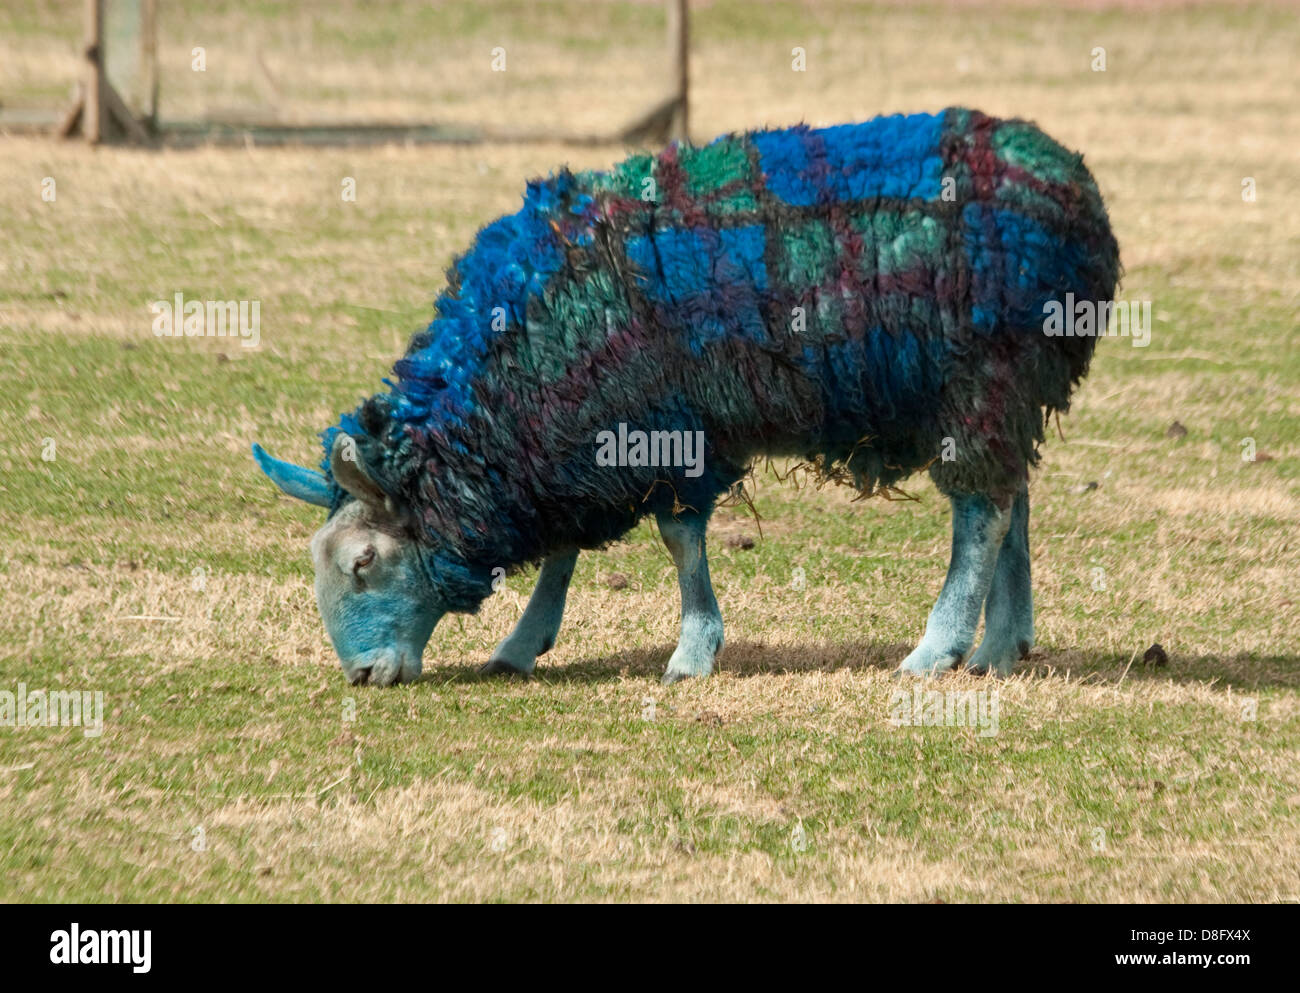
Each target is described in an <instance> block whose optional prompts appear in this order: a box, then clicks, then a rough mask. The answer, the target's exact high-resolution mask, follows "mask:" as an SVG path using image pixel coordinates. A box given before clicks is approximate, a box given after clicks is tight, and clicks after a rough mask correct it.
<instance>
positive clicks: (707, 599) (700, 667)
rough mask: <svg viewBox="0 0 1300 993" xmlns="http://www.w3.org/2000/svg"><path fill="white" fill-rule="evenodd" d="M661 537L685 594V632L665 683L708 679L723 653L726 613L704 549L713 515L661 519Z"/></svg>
mask: <svg viewBox="0 0 1300 993" xmlns="http://www.w3.org/2000/svg"><path fill="white" fill-rule="evenodd" d="M657 519H658V522H659V534H660V535H661V536H662V537H663V540H664V544H665V545H667V546H668V551H669V552H671V553H672V556H673V562H674V563H675V564H676V565H677V584H678V586H679V587H680V588H681V593H682V631H681V638H680V640H679V641H678V642H677V649H676V650H675V651H674V652H673V655H672V658H671V659H669V660H668V670H667V671H666V672H665V673H664V682H665V683H675V682H677V681H679V680H682V679H687V678H689V677H692V676H707V675H709V673H711V672H712V671H713V660H714V657H715V656H716V655H717V654H718V652H720V651H722V613H721V611H719V610H718V601H717V599H716V598H715V597H714V595H713V584H712V583H711V582H710V581H709V560H708V556H707V555H706V553H705V549H704V531H705V528H706V527H707V526H708V521H709V515H708V514H707V513H704V514H701V513H698V512H696V511H682V512H681V513H680V514H678V515H676V516H674V515H673V514H671V513H666V512H665V513H660V514H659V515H658V516H657Z"/></svg>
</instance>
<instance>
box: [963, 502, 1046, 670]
mask: <svg viewBox="0 0 1300 993" xmlns="http://www.w3.org/2000/svg"><path fill="white" fill-rule="evenodd" d="M1033 644H1034V598H1033V592H1032V590H1031V588H1030V582H1029V490H1028V489H1027V488H1021V490H1020V492H1019V493H1018V494H1017V495H1016V502H1015V503H1014V504H1012V506H1011V526H1010V527H1009V528H1008V529H1007V536H1006V537H1005V538H1003V539H1002V549H1001V551H999V552H998V562H997V565H996V566H994V568H993V583H992V585H991V586H990V587H989V597H988V600H986V601H985V603H984V640H983V641H981V642H980V647H979V648H977V649H976V650H975V654H974V655H972V656H971V658H970V661H969V662H968V663H966V664H967V667H968V668H969V669H971V670H972V671H974V672H992V673H995V674H996V675H999V676H1005V675H1007V674H1008V673H1009V672H1011V667H1012V666H1013V665H1015V664H1016V662H1017V661H1018V660H1020V659H1022V658H1024V657H1025V656H1026V655H1028V654H1029V649H1030V648H1031V647H1032V646H1033Z"/></svg>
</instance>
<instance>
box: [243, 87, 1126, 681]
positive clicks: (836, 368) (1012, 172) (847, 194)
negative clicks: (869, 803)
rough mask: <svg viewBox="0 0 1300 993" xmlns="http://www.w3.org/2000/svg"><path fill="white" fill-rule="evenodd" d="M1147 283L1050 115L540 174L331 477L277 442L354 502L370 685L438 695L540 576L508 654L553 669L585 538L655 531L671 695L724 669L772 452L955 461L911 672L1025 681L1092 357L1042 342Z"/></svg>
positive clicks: (863, 464) (341, 567) (282, 480)
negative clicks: (437, 661)
mask: <svg viewBox="0 0 1300 993" xmlns="http://www.w3.org/2000/svg"><path fill="white" fill-rule="evenodd" d="M1118 271H1119V256H1118V247H1117V245H1116V243H1115V239H1114V237H1113V236H1112V234H1111V230H1110V226H1109V223H1108V221H1107V217H1106V210H1105V207H1104V206H1103V204H1102V200H1101V196H1100V195H1099V193H1098V191H1097V187H1096V184H1095V183H1094V182H1093V179H1092V177H1091V176H1090V175H1089V173H1088V170H1087V169H1086V168H1085V167H1084V166H1083V162H1082V158H1081V156H1079V155H1077V154H1075V153H1073V152H1069V151H1067V150H1066V149H1064V148H1062V147H1061V146H1060V145H1058V144H1057V143H1056V142H1054V141H1053V140H1052V139H1051V138H1049V137H1047V136H1046V135H1045V134H1043V133H1042V132H1041V131H1040V130H1038V128H1036V127H1035V126H1034V125H1032V124H1029V123H1026V122H1024V121H1016V120H1011V121H1002V120H997V119H994V118H990V117H987V116H985V115H984V114H981V113H979V112H977V111H971V110H962V109H950V110H946V111H943V112H942V113H939V114H934V115H931V114H917V115H912V116H906V117H904V116H895V117H882V118H877V119H875V120H871V121H868V122H866V123H863V124H846V125H841V126H838V127H832V128H823V129H812V128H808V127H796V128H790V129H787V130H774V131H756V132H751V133H748V134H742V135H729V136H724V137H721V138H719V139H717V140H716V141H714V142H712V143H710V144H708V145H705V146H702V147H695V146H691V145H685V144H678V145H671V146H669V147H668V148H667V149H665V150H664V151H662V152H661V153H659V154H658V155H648V154H644V155H635V156H633V157H631V158H629V159H627V160H625V161H623V162H622V163H620V164H618V165H617V166H615V167H614V168H613V169H611V170H610V171H608V172H587V173H576V174H575V173H571V172H569V171H568V170H561V171H560V172H559V173H557V174H555V175H553V176H551V177H550V178H548V179H545V180H536V181H534V182H532V183H530V184H529V185H528V189H527V192H526V194H525V196H524V202H523V206H522V208H521V209H520V210H519V211H518V212H516V213H514V214H511V215H509V216H506V217H502V218H500V219H498V220H496V221H494V222H492V223H491V224H489V225H488V226H487V227H485V228H484V229H483V230H482V231H480V232H479V234H478V237H477V239H476V241H475V243H474V245H473V247H472V248H471V249H470V250H469V251H468V252H467V253H466V254H465V255H463V256H461V257H460V258H458V259H457V260H456V261H455V263H454V264H453V266H452V268H451V269H450V271H449V272H448V287H447V289H446V291H445V292H444V293H443V294H442V295H441V296H440V297H439V298H438V301H437V306H436V316H435V318H434V320H433V322H432V323H431V324H430V325H429V327H428V328H427V329H426V330H424V331H422V332H420V333H418V334H416V335H415V336H414V338H413V339H412V340H411V343H410V346H409V348H408V349H407V352H406V355H405V356H404V357H403V358H402V359H401V360H400V361H398V362H397V364H396V366H395V367H394V373H395V378H394V380H393V381H392V382H390V383H388V387H389V388H388V389H387V390H386V391H385V392H382V393H379V394H376V395H375V396H373V397H371V398H370V399H368V400H366V401H365V402H364V403H363V404H361V406H360V407H359V408H358V409H357V410H356V411H355V412H354V413H353V414H349V415H345V416H344V417H343V418H342V421H341V423H340V424H339V425H337V426H335V427H332V428H330V429H329V430H327V431H326V432H324V434H323V438H324V442H325V448H326V452H327V456H326V459H325V462H324V464H323V466H322V469H323V471H321V472H317V471H315V470H310V469H305V468H302V467H298V466H294V465H291V464H289V463H285V462H281V461H279V460H276V459H273V458H271V457H270V456H268V455H267V454H266V453H265V452H264V451H262V449H261V448H260V447H259V446H256V445H255V446H254V449H253V450H254V454H255V456H256V458H257V460H258V462H259V464H260V465H261V467H262V468H263V470H265V472H266V473H267V475H269V476H270V477H271V478H272V479H273V480H275V482H276V483H278V484H279V485H280V486H281V488H282V489H284V490H285V491H286V492H288V493H290V494H292V495H294V496H297V497H300V498H302V499H305V500H308V501H310V502H312V503H316V504H319V505H321V506H326V507H329V508H330V517H329V520H328V522H327V523H326V525H325V526H324V527H323V528H322V529H321V531H320V532H319V533H318V534H317V535H316V537H315V538H314V539H313V541H312V555H313V558H314V561H315V566H316V592H317V598H318V602H319V604H320V609H321V613H322V616H323V617H324V620H325V624H326V627H327V628H328V630H329V633H330V636H331V638H332V639H333V642H334V645H335V647H336V649H337V650H338V653H339V655H340V657H341V658H342V660H343V665H344V669H345V671H346V673H347V674H348V676H349V677H350V678H351V679H352V680H353V681H354V682H364V681H367V680H369V681H371V682H374V683H379V684H382V685H387V684H389V683H392V682H395V681H399V680H403V679H408V680H409V679H412V678H414V677H415V676H417V675H418V674H419V673H420V670H421V661H420V659H421V654H422V652H423V649H424V646H425V644H426V642H427V641H428V639H429V636H430V634H431V633H432V631H433V628H434V625H435V624H436V623H437V621H438V619H439V618H440V617H441V616H442V614H443V613H445V612H447V611H458V612H465V611H471V612H472V611H474V610H476V609H477V608H478V606H479V604H480V602H481V601H482V600H483V599H484V598H485V597H486V596H487V595H488V594H489V593H490V592H491V591H492V582H493V579H494V576H496V575H500V570H512V569H515V568H517V567H519V566H521V565H523V564H525V563H530V562H540V563H541V571H540V574H539V576H538V580H537V586H536V589H535V591H534V593H533V595H532V598H531V599H530V601H529V603H528V607H527V609H526V610H525V612H524V614H523V616H522V618H521V619H520V621H519V623H518V625H517V626H516V627H515V629H514V631H513V632H512V633H511V634H510V635H509V637H507V638H506V639H505V640H504V641H503V642H502V643H501V644H500V645H499V646H498V647H497V649H496V650H495V651H494V652H493V654H492V657H491V660H490V661H489V662H488V663H487V665H485V666H484V671H485V672H499V673H508V672H520V673H529V672H531V671H532V669H533V666H534V662H535V660H536V658H537V656H538V655H540V654H542V653H544V652H546V651H547V650H548V649H549V648H550V647H551V645H552V644H553V643H554V640H555V637H556V634H557V632H558V630H559V627H560V617H561V614H562V612H563V609H564V599H565V592H566V590H567V588H568V584H569V580H570V577H571V576H572V573H573V567H574V562H575V560H576V558H577V555H578V551H579V550H580V549H593V548H599V547H601V546H603V545H605V544H607V543H609V542H612V541H614V540H616V539H617V538H619V537H620V536H622V535H623V534H624V533H626V532H627V531H628V529H629V528H631V527H632V526H633V525H634V524H636V522H637V521H638V520H639V519H640V518H641V517H643V516H645V515H647V514H650V513H653V514H655V515H656V517H657V519H658V523H659V528H660V531H661V533H662V535H663V538H664V541H665V542H666V543H667V545H668V548H669V550H670V551H671V552H672V554H673V558H674V560H675V561H676V563H677V568H678V573H679V581H680V585H681V594H682V618H681V640H680V642H679V644H678V646H677V650H676V651H675V652H674V653H673V656H672V658H671V660H670V661H669V663H668V670H667V673H666V676H665V679H666V680H668V681H672V680H676V679H680V678H682V677H685V676H702V675H707V674H708V673H709V672H710V671H711V670H712V667H713V661H714V656H715V655H716V654H717V652H718V650H719V649H720V648H721V646H722V618H721V616H720V614H719V612H718V605H717V601H716V600H715V599H714V596H713V590H712V586H711V584H710V582H709V572H708V564H707V560H706V557H705V541H704V535H705V526H706V524H707V521H708V519H709V514H710V512H711V510H712V509H713V506H714V504H715V501H716V500H717V498H718V497H719V496H720V495H721V494H723V493H725V492H726V491H727V490H728V489H729V488H731V487H732V486H733V485H734V484H736V483H737V482H738V481H739V480H740V479H741V478H742V476H744V474H745V473H746V471H747V469H748V467H749V466H750V465H751V464H752V462H753V461H754V459H755V458H757V457H759V456H762V455H782V456H797V457H801V458H803V459H805V460H806V461H808V462H809V463H810V464H812V465H813V466H814V467H815V468H816V470H817V471H818V472H820V473H822V474H823V475H825V476H827V477H830V478H834V479H837V480H840V481H844V482H848V483H850V484H851V485H853V486H856V487H857V488H858V489H860V490H861V491H863V492H874V491H876V490H877V489H879V488H881V487H889V486H891V485H893V484H895V483H897V482H898V481H900V480H901V479H903V478H904V477H905V476H907V475H908V474H909V473H912V472H915V471H916V470H918V469H922V468H928V469H929V472H930V475H931V476H932V477H933V478H934V481H935V483H936V484H937V485H938V487H939V488H940V490H941V491H943V492H944V493H945V494H947V495H948V496H949V497H950V499H951V502H952V508H953V546H952V559H951V562H950V565H949V569H948V576H947V579H946V581H945V582H944V585H943V590H942V592H941V593H940V595H939V599H938V602H937V603H936V604H935V607H934V610H933V611H932V612H931V614H930V619H929V622H928V624H927V626H926V630H925V635H924V637H923V638H922V640H921V642H920V644H919V645H918V646H917V648H916V650H915V651H913V652H912V653H911V655H909V656H908V657H907V659H906V660H904V662H903V664H902V668H903V669H904V670H907V671H910V672H913V673H922V674H930V673H935V672H939V671H942V670H944V669H948V668H950V667H952V666H953V665H954V664H957V663H959V662H962V661H966V663H967V665H969V666H970V667H971V668H973V669H976V670H981V671H995V672H998V673H1005V672H1007V671H1009V670H1010V668H1011V666H1012V664H1013V663H1014V662H1015V661H1016V660H1017V659H1018V658H1021V657H1023V655H1024V654H1025V652H1027V651H1028V648H1029V646H1030V644H1031V643H1032V639H1033V607H1032V603H1031V596H1030V581H1029V548H1028V516H1029V504H1028V490H1027V479H1028V470H1029V467H1030V466H1031V465H1034V464H1035V463H1036V461H1037V458H1038V445H1039V443H1040V442H1042V440H1043V429H1044V425H1045V423H1046V418H1047V416H1050V414H1051V413H1052V412H1053V411H1064V410H1066V409H1067V408H1068V406H1069V400H1070V393H1071V390H1072V388H1073V387H1074V385H1075V384H1076V383H1077V382H1078V381H1079V379H1080V378H1081V377H1082V376H1083V375H1084V374H1085V372H1086V371H1087V368H1088V363H1089V360H1090V358H1091V356H1092V351H1093V347H1094V345H1095V337H1088V336H1083V337H1061V336H1053V335H1049V334H1046V333H1044V317H1043V315H1044V311H1045V307H1046V306H1047V305H1048V304H1049V303H1053V302H1057V303H1059V302H1061V301H1064V300H1065V299H1066V295H1067V294H1073V298H1074V299H1075V300H1083V301H1095V302H1098V303H1100V302H1105V301H1109V300H1110V299H1111V297H1112V295H1113V293H1114V289H1115V283H1116V279H1117V278H1118ZM981 609H985V610H986V612H987V625H986V636H985V639H984V641H983V643H982V644H981V645H980V647H979V649H978V650H977V651H976V652H975V653H974V655H973V656H969V653H970V649H971V646H972V642H973V639H974V634H975V629H976V626H977V624H978V622H979V617H980V611H981ZM968 656H969V658H968Z"/></svg>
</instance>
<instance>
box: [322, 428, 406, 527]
mask: <svg viewBox="0 0 1300 993" xmlns="http://www.w3.org/2000/svg"><path fill="white" fill-rule="evenodd" d="M330 474H331V475H332V476H333V477H334V482H336V483H338V484H339V485H340V486H342V487H343V488H344V489H345V490H347V491H348V492H349V493H351V494H352V495H353V496H354V497H356V498H357V499H358V500H360V501H361V502H362V503H364V504H367V505H368V506H370V507H373V508H374V509H375V510H381V511H383V512H384V513H386V514H390V515H391V514H392V513H393V512H394V508H393V501H392V500H391V499H389V496H388V494H387V493H385V492H384V491H383V490H382V489H381V488H380V486H379V484H378V483H376V482H375V481H374V480H373V479H372V478H371V477H370V473H369V472H368V471H367V470H366V467H365V465H364V464H363V463H362V461H361V456H360V455H359V454H358V452H357V442H356V439H355V438H353V437H352V436H351V435H349V434H344V433H343V432H340V433H339V434H337V435H335V437H334V444H333V446H332V447H331V448H330Z"/></svg>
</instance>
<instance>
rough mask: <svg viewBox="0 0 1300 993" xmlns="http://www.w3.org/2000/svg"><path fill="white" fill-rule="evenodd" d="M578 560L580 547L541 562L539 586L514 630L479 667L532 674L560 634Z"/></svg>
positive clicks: (493, 672) (487, 670)
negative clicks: (570, 585)
mask: <svg viewBox="0 0 1300 993" xmlns="http://www.w3.org/2000/svg"><path fill="white" fill-rule="evenodd" d="M577 561H578V552H577V549H574V550H573V551H571V552H559V553H557V554H555V555H552V556H551V557H550V558H548V559H547V560H546V561H545V562H543V563H542V569H541V571H540V572H539V573H538V574H537V585H536V586H534V587H533V595H532V596H530V597H529V598H528V606H527V607H525V608H524V613H523V616H522V617H520V618H519V621H518V622H517V623H516V624H515V629H514V630H513V631H511V632H510V633H509V634H508V635H506V637H505V640H504V641H502V642H501V644H499V645H497V647H496V648H495V649H494V650H493V652H492V658H491V660H490V661H489V662H488V663H487V665H485V666H483V667H482V668H481V669H479V674H480V675H483V676H493V675H512V674H521V675H529V674H531V673H532V671H533V666H534V665H536V663H537V656H539V655H545V654H546V653H547V652H549V651H550V650H551V646H553V645H554V644H555V636H556V635H558V634H559V633H560V620H561V618H563V617H564V598H565V595H566V594H567V593H568V592H569V580H571V579H572V578H573V567H574V564H575V563H576V562H577Z"/></svg>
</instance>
